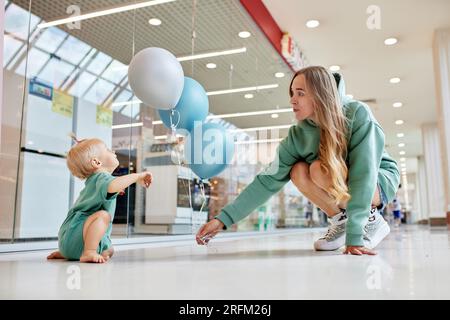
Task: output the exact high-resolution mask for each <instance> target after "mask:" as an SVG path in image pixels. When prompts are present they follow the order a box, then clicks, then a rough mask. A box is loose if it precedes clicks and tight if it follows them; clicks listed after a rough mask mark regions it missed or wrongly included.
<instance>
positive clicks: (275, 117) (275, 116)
mask: <svg viewBox="0 0 450 320" xmlns="http://www.w3.org/2000/svg"><path fill="white" fill-rule="evenodd" d="M279 116H280V115H279V114H278V113H273V114H272V115H271V117H272V119H278V117H279Z"/></svg>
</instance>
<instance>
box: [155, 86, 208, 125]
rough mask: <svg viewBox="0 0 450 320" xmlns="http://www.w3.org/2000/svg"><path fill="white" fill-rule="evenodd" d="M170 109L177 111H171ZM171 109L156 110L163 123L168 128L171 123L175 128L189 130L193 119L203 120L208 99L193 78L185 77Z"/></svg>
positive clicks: (206, 110)
mask: <svg viewBox="0 0 450 320" xmlns="http://www.w3.org/2000/svg"><path fill="white" fill-rule="evenodd" d="M172 110H174V111H175V110H176V111H177V112H172ZM172 110H159V111H158V112H159V116H160V118H161V120H162V122H163V123H164V125H165V126H166V127H167V128H169V129H170V128H171V125H172V124H173V125H176V128H177V129H185V130H187V131H191V130H192V129H193V128H194V122H195V121H201V122H203V121H204V120H205V119H206V116H207V115H208V110H209V101H208V96H207V95H206V91H205V89H203V87H202V85H201V84H200V83H198V82H197V81H195V80H194V79H191V78H189V77H185V78H184V88H183V93H182V94H181V98H180V100H179V101H178V103H177V105H176V107H175V108H174V109H172ZM171 116H172V123H171Z"/></svg>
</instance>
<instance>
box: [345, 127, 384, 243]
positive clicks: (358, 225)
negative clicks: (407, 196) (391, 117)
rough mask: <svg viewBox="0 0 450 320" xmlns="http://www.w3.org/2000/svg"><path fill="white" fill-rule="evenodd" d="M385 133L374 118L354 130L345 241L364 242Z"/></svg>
mask: <svg viewBox="0 0 450 320" xmlns="http://www.w3.org/2000/svg"><path fill="white" fill-rule="evenodd" d="M384 141H385V137H384V133H383V130H382V129H381V128H380V127H379V125H378V124H377V123H376V122H375V121H373V120H367V121H365V122H364V123H363V124H362V125H360V126H359V127H358V128H356V130H354V131H353V133H352V137H351V140H350V143H349V148H348V161H349V173H348V186H349V193H350V196H351V199H350V200H349V202H348V204H347V215H348V221H347V226H346V244H347V245H351V246H362V245H363V235H364V226H365V224H366V223H367V219H368V217H369V213H370V209H371V203H372V198H373V195H374V194H375V188H376V185H377V177H378V171H379V168H380V162H381V157H382V154H383V151H384Z"/></svg>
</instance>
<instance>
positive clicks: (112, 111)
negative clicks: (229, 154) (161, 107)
mask: <svg viewBox="0 0 450 320" xmlns="http://www.w3.org/2000/svg"><path fill="white" fill-rule="evenodd" d="M148 2H151V1H148ZM131 4H134V1H130V2H127V1H116V0H110V1H106V0H98V1H79V4H78V5H72V4H71V3H70V1H57V2H55V1H50V0H48V1H46V0H43V1H33V2H28V1H25V0H17V1H5V19H4V50H3V108H2V117H1V119H2V127H1V129H2V135H1V139H2V141H1V154H0V156H1V158H0V160H1V180H0V190H1V192H0V197H1V203H2V207H1V212H0V238H1V239H2V241H11V240H13V241H24V240H27V241H29V240H42V239H55V238H56V237H57V232H58V229H59V226H60V225H61V223H62V222H63V220H64V218H65V217H66V215H67V212H68V210H69V208H70V207H71V206H72V204H73V203H74V201H75V200H76V199H77V197H78V195H79V193H80V191H81V190H82V188H83V187H84V182H83V181H81V180H79V179H78V178H75V177H73V176H71V174H70V172H69V170H68V169H67V166H66V160H65V156H66V154H67V152H68V150H69V149H70V148H71V146H72V141H71V138H70V137H69V136H68V135H69V133H71V132H73V133H75V134H76V136H77V137H78V138H79V139H83V138H92V137H96V138H99V139H102V140H103V141H104V142H105V144H106V145H107V146H108V148H110V149H112V150H113V151H115V153H116V154H117V157H118V159H119V162H120V166H119V167H118V168H117V169H116V171H115V172H114V173H113V175H115V176H120V175H124V174H129V173H134V172H142V171H144V170H148V171H150V172H152V174H153V177H154V181H153V184H152V186H151V187H150V188H149V189H144V188H142V187H139V186H136V185H132V186H130V187H129V188H128V189H127V190H126V192H125V194H124V195H121V196H119V197H118V198H117V209H116V214H115V218H114V226H113V237H141V236H154V235H162V234H164V235H167V234H170V235H171V234H191V233H193V232H194V231H195V230H194V229H195V227H198V226H199V225H200V224H202V223H204V222H206V221H207V220H208V219H211V218H213V217H214V216H215V215H217V214H218V213H219V212H220V210H221V208H222V207H223V206H225V205H226V204H227V203H229V202H231V201H232V200H234V199H235V198H236V196H237V195H238V194H239V193H240V192H241V191H242V190H243V189H244V188H245V186H246V185H248V184H249V183H250V182H251V181H252V180H253V178H254V176H255V175H256V174H257V173H258V172H259V171H260V170H262V169H263V168H264V167H265V166H266V165H267V164H268V163H269V162H270V160H271V159H273V158H274V155H275V150H276V146H277V145H278V143H279V141H280V139H281V138H283V137H284V136H286V134H287V129H288V127H289V125H291V124H292V123H293V120H292V119H291V118H292V116H291V114H290V113H287V112H281V111H284V110H283V109H285V108H287V107H289V104H288V96H287V94H286V92H287V88H288V86H289V81H290V77H291V75H292V71H291V70H290V69H289V68H288V67H287V65H286V64H285V63H284V61H282V60H281V58H280V56H279V55H278V54H277V53H276V52H275V50H274V49H273V48H272V47H271V45H270V44H269V43H268V41H267V40H266V39H265V37H264V35H263V34H262V33H261V31H260V30H259V29H258V28H257V27H256V25H255V24H254V22H253V21H252V20H251V18H250V17H249V16H248V14H247V13H246V12H245V10H244V9H243V8H242V7H241V5H240V3H239V1H235V0H225V1H214V0H204V1H188V0H179V1H171V2H167V3H162V4H159V5H155V6H143V7H141V8H138V9H133V10H122V11H120V12H118V13H114V14H105V11H104V10H105V9H110V8H124V7H125V6H127V5H131ZM93 12H95V13H99V12H100V13H101V14H98V16H96V17H93V18H90V19H85V20H84V19H81V20H80V21H71V22H68V23H65V24H57V25H51V26H48V25H46V24H45V23H47V22H51V21H55V20H57V19H58V18H61V17H69V18H70V17H76V16H80V15H81V17H83V14H86V13H93ZM155 18H157V19H159V20H160V24H159V25H158V23H155V22H154V20H150V19H155ZM156 22H158V21H156ZM244 30H246V31H249V32H250V34H251V37H250V38H245V37H239V36H238V34H239V32H241V31H244ZM193 35H194V36H193ZM147 47H162V48H165V49H167V50H169V51H170V52H172V53H173V54H174V55H175V56H177V57H186V56H191V58H187V59H186V60H185V61H183V62H181V63H182V66H183V70H184V74H185V76H188V77H191V78H194V79H196V80H197V81H198V82H199V83H201V84H202V85H203V87H204V88H205V90H206V91H207V92H211V91H216V90H224V89H234V88H243V87H254V86H262V85H266V84H276V85H277V87H276V86H273V87H274V88H272V89H268V90H262V89H261V90H257V91H249V92H243V93H230V94H221V95H210V96H209V111H210V116H209V117H208V120H207V121H209V122H219V123H221V124H223V125H224V126H225V127H226V128H227V129H228V130H230V131H232V132H233V133H235V139H236V145H235V147H236V152H235V157H234V160H233V163H232V165H230V166H229V167H228V168H227V169H226V170H225V171H223V172H222V173H221V174H220V175H218V176H217V177H213V178H211V179H209V180H208V181H203V183H202V182H201V181H200V180H199V179H198V178H197V177H196V176H195V175H194V174H193V173H192V171H191V170H190V169H189V168H188V167H187V166H186V165H185V164H183V163H182V159H181V158H178V160H179V162H178V161H173V157H171V156H173V154H174V152H175V154H176V152H177V151H179V149H180V148H182V146H183V144H184V139H183V138H182V137H178V138H177V139H175V140H174V139H173V137H171V135H170V130H169V129H167V128H165V127H164V125H162V124H161V121H160V119H159V115H158V112H157V111H155V110H154V109H152V108H150V107H148V106H146V105H145V104H143V103H142V102H140V101H139V100H138V99H137V98H136V97H135V96H134V94H133V91H132V89H131V88H130V85H129V83H128V75H127V73H128V65H129V63H130V61H131V59H132V58H133V56H134V55H135V54H136V53H137V52H139V51H140V50H142V49H145V48H147ZM236 48H245V49H246V50H245V51H244V52H241V53H238V54H231V55H223V54H222V55H219V56H217V57H209V58H202V59H195V60H193V58H192V56H193V55H195V54H198V53H211V52H221V51H224V50H228V49H236ZM207 64H208V66H207ZM276 72H283V73H284V74H285V77H284V78H275V77H274V76H273V75H274V74H275V73H276ZM244 93H245V95H244ZM271 109H274V110H275V111H274V112H273V113H272V115H271V114H270V113H268V114H267V113H266V114H263V115H260V114H258V115H254V116H251V117H250V116H249V117H244V116H243V115H239V113H242V112H246V111H264V110H265V111H267V110H271ZM278 109H280V113H279V114H278V112H277V110H278ZM231 114H235V116H230V115H231ZM274 114H276V116H275V115H274ZM268 119H269V120H268ZM266 127H271V128H270V129H267V130H264V128H266ZM258 128H259V129H258ZM177 162H178V163H177ZM203 187H204V190H203ZM304 205H305V199H304V197H302V196H301V194H300V193H299V192H298V191H297V190H296V188H295V187H294V186H293V185H292V184H290V183H289V184H288V185H287V186H286V187H285V188H284V189H283V190H282V191H281V192H280V193H278V194H277V195H276V196H274V197H273V198H272V199H271V200H270V201H269V202H268V203H266V204H263V205H262V206H260V207H259V208H258V209H257V210H255V212H253V213H252V214H251V215H249V217H248V218H246V219H245V220H243V221H241V222H239V223H238V224H237V225H236V226H234V227H233V228H232V229H231V231H236V230H238V231H244V230H245V231H248V230H260V231H265V230H271V229H274V228H276V227H299V226H303V225H306V224H307V221H306V220H305V218H304V212H303V211H304V210H303V208H304ZM193 225H194V226H193Z"/></svg>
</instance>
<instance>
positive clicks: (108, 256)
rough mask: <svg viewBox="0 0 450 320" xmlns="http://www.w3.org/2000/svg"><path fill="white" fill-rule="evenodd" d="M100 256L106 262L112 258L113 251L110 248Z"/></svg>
mask: <svg viewBox="0 0 450 320" xmlns="http://www.w3.org/2000/svg"><path fill="white" fill-rule="evenodd" d="M101 254H102V257H103V258H105V260H106V261H108V260H109V259H111V257H112V256H113V254H114V249H113V248H110V249H108V250H105V251H103V252H102V253H101Z"/></svg>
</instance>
